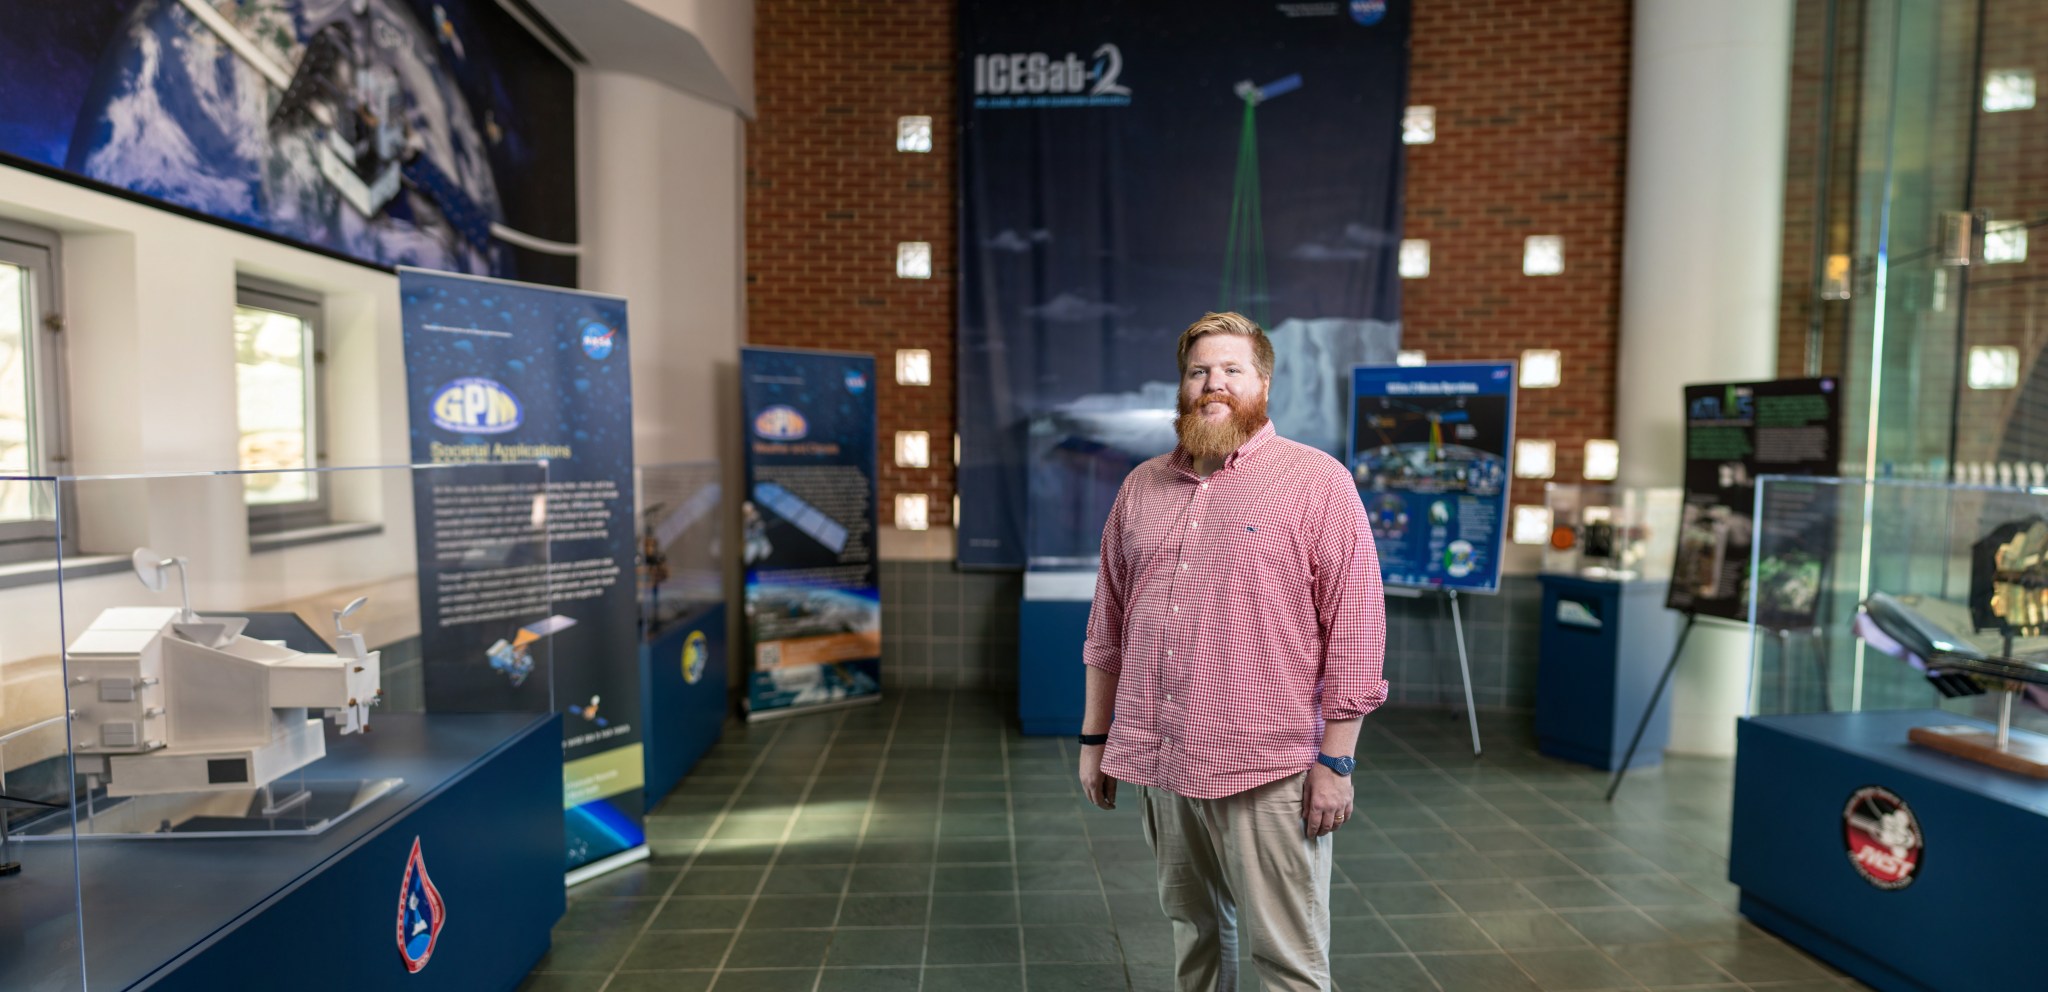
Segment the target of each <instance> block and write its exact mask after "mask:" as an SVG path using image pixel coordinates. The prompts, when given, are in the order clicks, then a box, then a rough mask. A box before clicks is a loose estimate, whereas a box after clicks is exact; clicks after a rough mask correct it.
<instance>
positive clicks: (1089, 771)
mask: <svg viewBox="0 0 2048 992" xmlns="http://www.w3.org/2000/svg"><path fill="white" fill-rule="evenodd" d="M1103 750H1104V748H1103V747H1102V746H1101V745H1099V744H1083V745H1081V794H1082V795H1084V796H1087V797H1088V801H1089V802H1091V803H1094V804H1095V805H1097V806H1100V807H1102V808H1103V809H1115V808H1116V779H1113V778H1110V777H1109V776H1107V775H1104V774H1103V773H1102V752H1103Z"/></svg>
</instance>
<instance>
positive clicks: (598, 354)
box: [583, 320, 619, 362]
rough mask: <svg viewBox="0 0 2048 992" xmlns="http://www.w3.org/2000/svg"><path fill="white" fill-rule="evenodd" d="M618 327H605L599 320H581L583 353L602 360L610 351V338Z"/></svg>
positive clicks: (616, 331) (611, 338) (616, 332)
mask: <svg viewBox="0 0 2048 992" xmlns="http://www.w3.org/2000/svg"><path fill="white" fill-rule="evenodd" d="M618 333H619V332H618V329H617V328H613V327H606V326H605V324H604V322H603V321H601V320H586V321H584V322H583V353H584V354H586V355H589V356H590V357H592V358H594V359H597V360H598V361H600V362H601V361H604V360H605V359H606V358H607V357H610V355H611V353H612V340H613V338H614V337H615V336H617V334H618Z"/></svg>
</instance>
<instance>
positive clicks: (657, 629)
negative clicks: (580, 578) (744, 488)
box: [634, 462, 725, 640]
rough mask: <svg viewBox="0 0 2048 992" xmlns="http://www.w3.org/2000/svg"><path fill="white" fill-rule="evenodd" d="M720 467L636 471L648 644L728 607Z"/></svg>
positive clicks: (682, 465) (684, 465) (671, 465)
mask: <svg viewBox="0 0 2048 992" xmlns="http://www.w3.org/2000/svg"><path fill="white" fill-rule="evenodd" d="M722 471H723V470H722V469H721V467H720V466H719V464H718V463H717V462H666V463H662V464H657V465H642V466H639V467H637V468H635V469H634V475H635V477H636V479H637V481H638V483H639V485H638V486H637V487H636V488H637V490H638V493H639V501H640V502H639V506H638V507H637V508H636V509H635V517H636V520H637V521H638V527H639V533H640V563H639V571H640V604H641V605H640V620H641V633H642V635H643V636H644V637H645V638H646V639H648V640H654V639H656V638H658V637H660V635H661V633H662V632H663V631H665V630H667V629H668V628H669V627H672V626H674V625H675V624H677V623H680V622H686V621H688V620H689V619H690V618H692V617H694V616H697V615H698V614H701V613H703V612H704V611H705V610H707V609H710V608H712V607H715V606H722V605H724V603H725V571H724V566H723V565H722V564H721V561H720V558H719V553H720V552H719V549H720V548H721V546H722V545H723V543H724V533H723V528H724V526H725V511H724V506H725V487H724V482H723V480H722V479H721V478H720V473H721V472H722Z"/></svg>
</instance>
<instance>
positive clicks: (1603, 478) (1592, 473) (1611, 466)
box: [1581, 438, 1621, 482]
mask: <svg viewBox="0 0 2048 992" xmlns="http://www.w3.org/2000/svg"><path fill="white" fill-rule="evenodd" d="M1581 474H1583V475H1584V476H1585V477H1586V478H1587V479H1589V480H1591V481H1594V482H1612V481H1614V478H1615V477H1616V476H1618V475H1620V474H1621V442H1619V441H1612V440H1608V439H1606V438H1594V439H1592V440H1590V441H1587V442H1586V466H1585V470H1584V472H1582V473H1581Z"/></svg>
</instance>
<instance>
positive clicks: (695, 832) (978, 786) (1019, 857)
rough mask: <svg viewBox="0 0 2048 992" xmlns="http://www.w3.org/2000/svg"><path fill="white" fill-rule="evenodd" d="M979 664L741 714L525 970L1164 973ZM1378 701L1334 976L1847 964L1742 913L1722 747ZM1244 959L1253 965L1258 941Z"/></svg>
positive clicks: (1063, 756)
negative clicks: (986, 686)
mask: <svg viewBox="0 0 2048 992" xmlns="http://www.w3.org/2000/svg"><path fill="white" fill-rule="evenodd" d="M1010 710H1011V704H1010V703H1009V701H1008V700H1007V699H1005V698H1003V697H1000V696H996V695H984V694H978V693H968V692H955V693H947V692H922V693H904V694H896V695H892V696H891V697H889V698H886V699H885V700H883V702H882V703H881V704H880V705H877V706H869V707H863V708H859V709H854V710H844V711H839V712H835V713H821V714H817V715H813V716H806V717H798V718H793V719H789V720H785V721H781V722H776V723H769V724H765V725H761V726H757V727H740V726H735V727H733V728H731V729H730V730H729V731H728V732H727V734H726V736H725V739H724V741H723V742H722V743H721V744H720V746H719V748H718V750H717V751H715V752H714V753H713V754H712V755H711V756H710V757H709V758H707V759H706V760H705V761H704V762H703V763H702V764H701V765H700V766H699V767H698V769H697V771H696V772H695V773H694V774H692V775H691V777H690V778H689V779H688V780H687V781H685V782H684V783H683V786H682V787H681V788H680V789H678V790H677V791H676V793H675V794H674V795H673V796H671V797H670V798H669V799H668V801H667V802H665V803H663V804H662V805H661V807H660V808H659V809H657V810H656V811H655V812H654V814H653V815H652V816H651V817H650V818H649V821H648V823H649V830H648V832H649V835H650V837H651V838H652V841H653V845H654V850H655V857H654V860H653V861H652V862H651V863H649V864H644V865H638V866H635V867H632V868H629V869H627V870H624V871H621V872H618V873H615V874H613V875H610V876H607V877H604V878H601V879H598V880H595V881H592V882H588V883H585V884H584V885H582V886H579V887H578V888H576V889H574V890H571V892H570V901H569V911H568V915H567V916H565V917H564V918H563V920H562V922H561V925H560V926H559V927H558V928H557V929H556V931H555V943H554V949H553V951H552V952H551V953H550V954H549V955H548V957H547V958H546V959H545V960H544V961H542V962H541V965H540V967H539V969H538V970H536V971H535V973H534V974H533V976H532V977H531V978H530V979H529V980H528V981H527V983H526V985H525V986H524V988H525V989H526V990H529V992H640V990H652V989H660V990H665V992H670V990H672V992H698V990H705V989H715V990H717V992H742V990H747V992H769V990H776V992H780V990H796V992H834V990H905V992H909V990H923V992H955V990H958V992H974V990H982V989H1005V990H1024V989H1030V990H1035V992H1069V990H1071V992H1091V990H1097V989H1103V990H1133V992H1145V990H1155V989H1157V990H1163V989H1169V988H1171V987H1172V968H1171V964H1170V962H1171V958H1172V943H1171V938H1170V934H1169V931H1168V928H1167V924H1166V922H1165V920H1164V918H1163V917H1162V916H1161V914H1160V910H1159V906H1158V902H1157V900H1156V898H1155V895H1154V892H1153V888H1152V885H1153V878H1152V859H1151V855H1150V853H1149V852H1148V851H1147V850H1146V848H1145V844H1144V840H1143V838H1142V836H1141V834H1140V832H1139V828H1138V824H1137V820H1136V817H1135V815H1134V814H1133V813H1132V812H1131V809H1132V803H1131V802H1129V801H1128V800H1127V801H1125V802H1124V803H1122V804H1121V805H1120V807H1119V808H1118V809H1117V810H1116V811H1115V812H1103V811H1100V810H1097V809H1094V808H1093V807H1091V806H1087V805H1086V804H1085V803H1083V801H1082V800H1081V798H1080V795H1079V791H1078V789H1077V788H1076V785H1075V776H1074V771H1073V744H1072V742H1071V741H1069V740H1052V739H1044V738H1026V737H1021V736H1019V735H1018V734H1017V733H1016V732H1015V731H1014V730H1012V729H1010V728H1011V726H1012V723H1013V720H1012V718H1011V717H1012V714H1011V712H1010ZM1464 726H1465V725H1464V723H1463V722H1462V721H1460V720H1458V719H1456V718H1453V717H1451V716H1449V715H1447V714H1444V713H1440V712H1421V711H1383V712H1381V713H1378V714H1375V715H1373V716H1372V717H1370V718H1368V720H1367V728H1368V729H1367V732H1366V734H1365V736H1364V739H1363V741H1362V743H1361V745H1360V749H1359V756H1360V762H1359V771H1358V773H1357V777H1356V781H1357V788H1358V803H1357V807H1358V810H1359V812H1360V813H1361V814H1363V820H1364V822H1361V821H1360V820H1354V821H1353V822H1352V823H1351V824H1350V825H1349V826H1347V827H1345V828H1344V830H1343V832H1342V833H1340V834H1339V835H1338V840H1337V847H1336V851H1337V866H1338V868H1339V872H1338V877H1337V878H1336V880H1335V881H1334V883H1333V888H1334V892H1333V893H1332V903H1333V906H1334V907H1335V913H1334V916H1335V919H1334V920H1333V923H1332V937H1333V944H1334V949H1335V952H1336V955H1337V956H1336V957H1335V958H1334V972H1335V977H1336V981H1337V985H1338V987H1339V988H1341V989H1345V990H1347V992H1355V990H1367V989H1387V990H1403V992H1409V990H1412V992H1433V990H1442V992H1491V990H1524V992H1527V990H1537V989H1543V990H1566V989H1644V988H1650V989H1681V988H1682V989H1744V988H1750V989H1771V990H1776V992H1820V990H1827V992H1838V990H1842V989H1853V988H1861V987H1862V986H1860V985H1857V984H1856V983H1854V982H1852V981H1850V980H1848V979H1846V978H1843V977H1841V976H1839V975H1838V974H1837V973H1835V972H1833V971H1832V970H1830V969H1829V968H1827V967H1826V966H1825V965H1821V964H1819V963H1817V962H1815V961H1814V960H1813V959H1811V958H1809V957H1807V956H1805V955H1804V954H1802V953H1800V952H1798V951H1796V950H1793V949H1791V948H1790V947H1788V946H1786V945H1785V944H1783V943H1780V942H1779V941H1777V940H1776V939H1774V938H1772V937H1770V936H1768V935H1766V934H1764V933H1763V932H1761V931H1759V930H1757V929H1756V928H1754V927H1752V926H1750V925H1749V924H1748V923H1746V922H1744V921H1743V920H1742V919H1741V918H1739V917H1738V916H1737V915H1736V914H1735V913H1734V912H1733V911H1732V910H1731V909H1730V908H1729V907H1730V906H1731V905H1732V903H1733V901H1734V898H1735V892H1734V890H1733V889H1732V888H1731V887H1730V886H1729V885H1728V883H1727V882H1726V881H1725V878H1724V876H1725V874H1726V867H1727V866H1726V862H1725V860H1724V855H1723V852H1724V851H1725V850H1726V848H1727V830H1728V803H1729V776H1730V766H1729V764H1728V763H1727V762H1719V761H1699V760H1675V761H1672V762H1670V763H1668V764H1667V765H1666V766H1665V767H1664V768H1663V769H1662V770H1657V771H1650V772H1641V773H1636V774H1633V775H1631V777H1630V778H1629V779H1628V781H1627V782H1626V784H1625V785H1624V786H1623V788H1622V792H1621V796H1620V797H1619V799H1618V801H1617V802H1616V803H1615V804H1613V805H1609V804H1607V803H1605V802H1603V801H1602V800H1601V798H1600V796H1601V791H1602V789H1603V788H1604V784H1605V779H1604V776H1602V775H1600V774H1598V773H1595V772H1593V771H1591V770H1590V769H1585V768H1581V767H1579V766H1576V765H1569V764H1564V763H1560V762H1554V761H1550V760H1547V759H1544V758H1541V757H1538V756H1536V755H1535V754H1534V753H1533V751H1532V749H1531V747H1530V745H1529V743H1528V742H1529V740H1530V739H1531V738H1530V734H1529V729H1528V725H1527V722H1526V720H1517V719H1515V718H1513V717H1498V718H1495V719H1494V720H1493V722H1492V723H1491V724H1489V725H1485V726H1483V727H1482V729H1483V730H1484V731H1485V732H1486V734H1487V738H1486V739H1487V742H1488V750H1487V754H1486V756H1485V758H1483V759H1480V760H1476V761H1475V760H1474V759H1473V757H1472V755H1471V753H1470V747H1469V742H1468V740H1467V738H1466V737H1465V731H1464ZM1246 964H1247V966H1246V968H1245V971H1246V975H1245V976H1244V981H1243V984H1242V987H1243V988H1245V989H1252V988H1256V987H1257V984H1258V982H1257V978H1256V975H1255V973H1254V972H1253V971H1252V969H1251V968H1250V967H1249V962H1247V963H1246Z"/></svg>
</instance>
